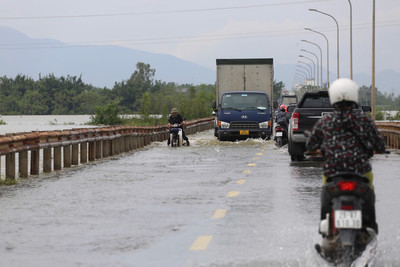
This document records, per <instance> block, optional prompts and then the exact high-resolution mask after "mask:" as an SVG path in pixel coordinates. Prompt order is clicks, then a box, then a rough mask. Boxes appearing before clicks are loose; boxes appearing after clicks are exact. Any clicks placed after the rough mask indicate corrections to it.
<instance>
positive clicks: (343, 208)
mask: <svg viewBox="0 0 400 267" xmlns="http://www.w3.org/2000/svg"><path fill="white" fill-rule="evenodd" d="M342 210H354V206H353V205H342Z"/></svg>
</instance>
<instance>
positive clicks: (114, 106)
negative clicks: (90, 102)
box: [90, 101, 122, 125]
mask: <svg viewBox="0 0 400 267" xmlns="http://www.w3.org/2000/svg"><path fill="white" fill-rule="evenodd" d="M95 110H96V114H95V115H92V116H91V117H90V120H91V121H90V124H94V125H100V124H104V125H119V124H121V123H122V119H121V117H120V113H121V108H120V106H119V105H118V103H117V102H115V101H113V102H111V103H109V104H107V105H104V106H97V107H96V108H95Z"/></svg>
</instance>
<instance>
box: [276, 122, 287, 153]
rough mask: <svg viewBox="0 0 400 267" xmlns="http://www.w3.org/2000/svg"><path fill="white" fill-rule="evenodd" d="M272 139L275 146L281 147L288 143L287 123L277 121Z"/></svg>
mask: <svg viewBox="0 0 400 267" xmlns="http://www.w3.org/2000/svg"><path fill="white" fill-rule="evenodd" d="M274 141H275V145H276V146H277V147H282V146H284V145H286V144H287V143H288V137H287V124H286V123H285V122H283V121H279V122H277V125H276V126H275V137H274Z"/></svg>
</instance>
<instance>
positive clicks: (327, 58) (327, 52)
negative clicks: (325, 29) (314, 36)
mask: <svg viewBox="0 0 400 267" xmlns="http://www.w3.org/2000/svg"><path fill="white" fill-rule="evenodd" d="M304 29H305V30H306V31H311V32H315V33H318V34H320V35H322V36H323V37H324V38H325V40H326V70H327V71H326V76H327V79H326V84H327V86H328V89H329V41H328V38H326V36H325V34H323V33H320V32H318V31H315V30H313V29H310V28H304Z"/></svg>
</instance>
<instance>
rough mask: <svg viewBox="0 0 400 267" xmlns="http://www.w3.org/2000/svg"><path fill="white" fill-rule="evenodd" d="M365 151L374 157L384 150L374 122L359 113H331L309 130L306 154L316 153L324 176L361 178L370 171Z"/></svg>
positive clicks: (368, 156) (383, 144)
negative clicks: (341, 174) (347, 174)
mask: <svg viewBox="0 0 400 267" xmlns="http://www.w3.org/2000/svg"><path fill="white" fill-rule="evenodd" d="M368 147H370V148H372V149H373V150H375V151H376V152H378V153H383V152H384V151H385V149H386V147H385V143H384V141H383V138H382V136H381V135H380V133H379V131H378V129H377V128H376V127H375V124H374V122H373V121H372V120H371V118H370V117H368V116H367V115H366V114H365V113H362V112H360V111H356V110H353V111H335V112H334V113H331V114H328V115H326V116H324V117H323V118H321V119H320V120H319V121H318V122H317V123H316V124H315V125H314V128H313V130H312V134H311V137H310V139H309V141H308V143H307V150H309V151H315V150H317V149H320V150H321V152H322V154H323V156H324V157H325V162H324V164H323V172H324V174H325V175H326V176H329V175H332V174H335V173H338V172H356V173H359V174H365V173H367V172H369V171H371V170H372V168H371V164H370V163H369V158H370V157H371V156H370V155H368V151H367V150H368V149H367V148H368Z"/></svg>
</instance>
